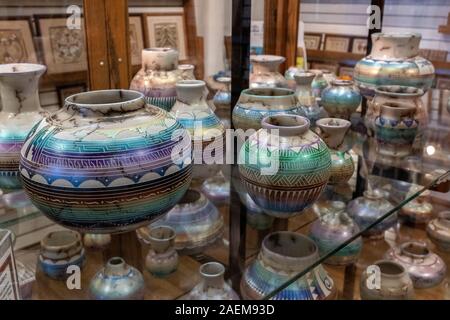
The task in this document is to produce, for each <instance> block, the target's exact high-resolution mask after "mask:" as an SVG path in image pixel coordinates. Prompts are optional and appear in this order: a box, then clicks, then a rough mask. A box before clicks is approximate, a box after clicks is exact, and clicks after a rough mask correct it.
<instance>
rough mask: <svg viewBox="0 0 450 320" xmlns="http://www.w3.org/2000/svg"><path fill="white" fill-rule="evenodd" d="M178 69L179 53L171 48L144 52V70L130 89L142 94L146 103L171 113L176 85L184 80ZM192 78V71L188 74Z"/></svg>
mask: <svg viewBox="0 0 450 320" xmlns="http://www.w3.org/2000/svg"><path fill="white" fill-rule="evenodd" d="M183 74H185V75H186V73H183V70H181V71H180V70H179V69H178V51H176V50H174V49H171V48H148V49H144V50H142V68H141V69H140V70H139V71H138V72H137V73H136V75H135V76H134V77H133V80H131V83H130V89H131V90H136V91H139V92H142V93H143V94H144V96H145V99H146V101H147V102H148V103H149V104H151V105H154V106H157V107H160V108H162V109H164V110H166V111H170V109H171V108H172V106H173V105H174V103H175V100H176V98H177V94H176V91H175V83H177V81H179V80H182V79H183ZM187 74H188V75H189V76H190V71H188V72H187Z"/></svg>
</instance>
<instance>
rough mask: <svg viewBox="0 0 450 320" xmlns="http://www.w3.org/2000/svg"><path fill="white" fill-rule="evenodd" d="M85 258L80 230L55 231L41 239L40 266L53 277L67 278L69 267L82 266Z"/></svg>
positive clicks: (56, 278) (58, 278) (57, 278)
mask: <svg viewBox="0 0 450 320" xmlns="http://www.w3.org/2000/svg"><path fill="white" fill-rule="evenodd" d="M85 260H86V256H85V253H84V249H83V244H82V243H81V235H80V234H79V233H78V232H75V231H71V230H64V231H53V232H50V233H48V234H47V235H46V236H45V237H44V238H43V239H42V240H41V249H40V254H39V257H38V266H39V269H40V270H41V271H42V272H44V273H45V274H46V275H47V276H48V277H50V278H52V279H55V280H64V279H66V278H67V277H68V276H69V274H68V273H67V268H68V267H70V266H71V265H75V266H78V267H80V268H82V267H83V266H84V263H85Z"/></svg>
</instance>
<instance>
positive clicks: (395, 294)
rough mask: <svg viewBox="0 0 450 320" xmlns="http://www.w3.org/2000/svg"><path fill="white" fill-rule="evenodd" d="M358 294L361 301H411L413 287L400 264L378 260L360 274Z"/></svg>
mask: <svg viewBox="0 0 450 320" xmlns="http://www.w3.org/2000/svg"><path fill="white" fill-rule="evenodd" d="M374 275H375V276H376V277H378V279H379V280H378V281H379V282H378V281H377V279H376V278H375V280H373V279H374ZM360 294H361V299H362V300H411V299H414V286H413V283H412V281H411V278H410V277H409V275H408V273H407V272H406V270H405V268H404V267H403V266H402V265H401V264H399V263H397V262H394V261H390V260H379V261H377V262H375V263H374V264H372V265H370V266H369V267H367V268H366V270H364V272H363V273H362V274H361V281H360Z"/></svg>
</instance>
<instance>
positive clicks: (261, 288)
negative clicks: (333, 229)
mask: <svg viewBox="0 0 450 320" xmlns="http://www.w3.org/2000/svg"><path fill="white" fill-rule="evenodd" d="M318 259H319V251H318V249H317V246H316V244H315V243H314V242H313V241H312V240H311V239H309V238H308V237H306V236H304V235H302V234H299V233H295V232H290V231H280V232H274V233H271V234H269V235H267V236H266V237H265V238H264V240H263V242H262V245H261V251H260V252H259V254H258V257H257V258H256V259H255V260H254V261H253V262H252V263H251V264H250V265H249V267H248V268H247V269H246V270H245V272H244V274H243V276H242V280H241V295H242V297H243V298H244V299H245V300H260V299H263V298H264V297H265V296H266V295H268V294H269V293H272V292H273V291H275V290H276V289H278V288H279V287H280V286H281V285H282V284H284V283H285V282H286V281H288V280H290V279H292V278H293V277H294V276H296V275H297V274H298V273H300V272H302V271H304V270H305V269H306V268H309V267H310V266H311V265H312V264H313V263H314V262H316V261H317V260H318ZM336 296H337V290H336V287H335V285H334V283H333V280H332V279H331V278H330V277H329V276H328V274H327V272H326V271H325V269H324V268H323V267H322V265H318V266H317V267H315V268H314V269H313V270H311V271H309V272H308V273H306V274H305V275H304V276H303V277H301V278H299V279H298V280H297V281H295V282H294V283H292V284H291V285H289V286H288V287H287V288H286V289H283V290H281V291H280V292H278V293H277V294H276V295H275V296H274V297H273V298H272V299H275V300H325V299H335V298H336Z"/></svg>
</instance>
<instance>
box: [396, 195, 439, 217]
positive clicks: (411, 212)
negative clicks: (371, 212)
mask: <svg viewBox="0 0 450 320" xmlns="http://www.w3.org/2000/svg"><path fill="white" fill-rule="evenodd" d="M417 191H418V190H417V189H416V188H414V189H413V190H411V191H410V192H408V195H407V197H409V196H411V195H412V193H415V192H417ZM427 191H428V190H427ZM429 196H430V193H429V192H426V191H425V192H424V193H422V194H420V195H419V196H418V197H416V198H415V199H413V200H411V201H410V202H408V203H406V204H405V205H404V206H403V207H402V208H401V209H400V211H399V217H400V218H401V219H402V220H403V221H404V222H406V223H410V224H412V225H424V224H426V223H428V222H429V221H430V220H431V219H432V218H433V205H432V204H431V203H430V202H429V201H428V199H429Z"/></svg>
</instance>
